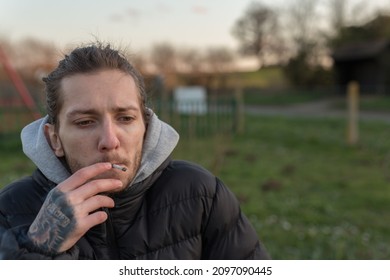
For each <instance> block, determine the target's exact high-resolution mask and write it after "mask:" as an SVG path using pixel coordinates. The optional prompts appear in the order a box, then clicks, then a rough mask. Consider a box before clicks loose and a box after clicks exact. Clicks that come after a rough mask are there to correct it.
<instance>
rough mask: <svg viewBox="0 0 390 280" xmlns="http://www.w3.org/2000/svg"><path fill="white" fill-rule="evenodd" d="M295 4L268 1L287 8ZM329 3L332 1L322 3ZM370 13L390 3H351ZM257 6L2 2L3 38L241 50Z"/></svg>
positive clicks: (204, 1)
mask: <svg viewBox="0 0 390 280" xmlns="http://www.w3.org/2000/svg"><path fill="white" fill-rule="evenodd" d="M288 1H292V0H263V1H262V2H263V3H265V4H267V5H269V6H271V7H283V5H285V4H286V3H287V2H288ZM319 1H322V2H324V1H326V0H319ZM348 1H349V2H351V4H356V3H364V5H365V6H367V9H369V8H373V7H384V6H388V7H390V0H348ZM251 2H252V0H80V1H77V0H0V38H6V39H8V40H10V41H11V42H13V41H18V40H21V39H23V38H36V39H39V40H43V41H47V42H50V43H54V44H56V45H59V46H66V45H73V44H76V45H78V44H80V43H85V42H90V41H94V40H95V38H97V39H99V40H102V41H106V42H107V41H108V42H114V43H118V44H120V45H125V46H130V47H131V48H133V49H136V50H144V49H148V48H150V47H151V46H152V45H153V44H156V43H165V42H167V43H171V44H173V45H175V46H183V47H194V48H206V47H220V46H226V47H230V48H236V47H237V46H238V42H237V41H236V39H235V38H234V37H233V36H232V35H231V29H232V26H233V25H234V23H235V21H236V20H237V19H238V18H239V17H241V16H242V15H243V14H244V12H245V10H246V8H247V7H248V5H249V4H250V3H251Z"/></svg>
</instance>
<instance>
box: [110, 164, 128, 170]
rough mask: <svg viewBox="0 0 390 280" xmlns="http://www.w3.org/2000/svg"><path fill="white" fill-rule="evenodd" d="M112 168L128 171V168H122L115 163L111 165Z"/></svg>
mask: <svg viewBox="0 0 390 280" xmlns="http://www.w3.org/2000/svg"><path fill="white" fill-rule="evenodd" d="M111 167H112V168H115V169H118V170H122V171H123V172H125V171H127V168H126V167H123V166H120V165H118V164H115V163H112V164H111Z"/></svg>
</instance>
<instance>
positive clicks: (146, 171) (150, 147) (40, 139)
mask: <svg viewBox="0 0 390 280" xmlns="http://www.w3.org/2000/svg"><path fill="white" fill-rule="evenodd" d="M147 113H148V114H147V115H148V126H147V129H146V135H145V140H144V145H143V151H142V159H141V164H140V167H139V169H138V172H137V174H136V175H135V177H134V179H133V181H132V182H131V183H130V186H131V185H133V184H136V183H139V182H141V181H143V180H145V179H146V178H147V177H149V176H150V175H151V174H152V173H153V172H154V171H155V170H156V169H157V168H158V167H159V166H160V165H161V164H162V163H163V162H164V161H165V160H166V159H167V158H168V157H169V155H170V154H171V153H172V152H173V150H174V148H175V147H176V145H177V143H178V141H179V134H178V133H177V132H176V131H175V130H174V129H173V128H172V127H171V126H170V125H168V124H167V123H165V122H163V121H161V120H160V119H159V118H158V117H157V115H156V114H155V113H154V112H153V111H152V110H151V109H148V112H147ZM47 120H48V117H47V116H46V117H44V118H41V119H38V120H36V121H34V122H32V123H30V124H29V125H27V126H26V127H24V128H23V130H22V132H21V139H22V145H23V152H24V153H25V154H26V156H27V157H29V158H30V159H31V160H32V161H33V162H34V164H35V165H36V166H37V167H38V168H39V170H41V172H42V173H43V174H44V175H45V176H46V178H48V179H49V180H50V181H52V182H54V183H56V184H59V183H61V182H62V181H64V180H66V179H67V178H68V177H69V176H70V175H71V173H70V172H69V170H68V169H67V168H66V166H65V165H64V164H63V162H62V160H61V159H60V158H58V157H57V156H56V155H55V154H54V152H53V150H52V149H51V147H50V145H49V143H48V141H47V139H46V136H45V133H44V126H45V124H46V123H47Z"/></svg>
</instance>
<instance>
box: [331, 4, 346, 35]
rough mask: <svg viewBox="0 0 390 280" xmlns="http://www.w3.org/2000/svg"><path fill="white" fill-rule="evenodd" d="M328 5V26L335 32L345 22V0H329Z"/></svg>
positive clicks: (338, 30) (337, 31)
mask: <svg viewBox="0 0 390 280" xmlns="http://www.w3.org/2000/svg"><path fill="white" fill-rule="evenodd" d="M329 6H330V15H329V17H330V27H331V28H332V30H333V32H335V33H336V34H337V33H339V32H340V30H341V28H343V27H344V26H345V25H346V22H347V10H346V9H347V0H329Z"/></svg>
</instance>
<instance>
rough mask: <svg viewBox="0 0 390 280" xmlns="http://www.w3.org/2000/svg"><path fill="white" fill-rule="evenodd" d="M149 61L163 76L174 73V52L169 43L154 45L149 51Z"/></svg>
mask: <svg viewBox="0 0 390 280" xmlns="http://www.w3.org/2000/svg"><path fill="white" fill-rule="evenodd" d="M151 60H152V63H153V64H154V65H155V66H156V68H157V70H158V71H159V72H160V73H161V74H163V75H166V74H170V73H172V72H175V71H176V50H175V48H174V47H173V46H172V45H170V44H169V43H159V44H156V45H154V46H153V48H152V51H151Z"/></svg>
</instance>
